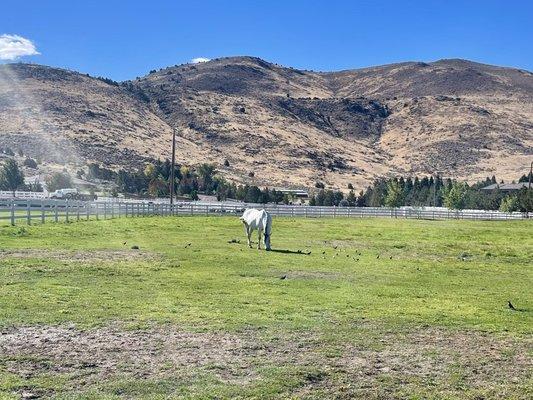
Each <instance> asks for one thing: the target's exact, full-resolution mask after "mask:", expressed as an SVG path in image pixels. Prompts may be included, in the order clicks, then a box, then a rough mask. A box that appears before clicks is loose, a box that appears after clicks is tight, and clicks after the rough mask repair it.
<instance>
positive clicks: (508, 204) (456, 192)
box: [309, 175, 533, 212]
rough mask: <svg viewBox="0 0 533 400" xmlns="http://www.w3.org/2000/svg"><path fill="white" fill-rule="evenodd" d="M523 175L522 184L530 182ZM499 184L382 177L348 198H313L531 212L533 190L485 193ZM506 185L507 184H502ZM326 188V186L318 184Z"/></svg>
mask: <svg viewBox="0 0 533 400" xmlns="http://www.w3.org/2000/svg"><path fill="white" fill-rule="evenodd" d="M528 181H529V176H526V175H523V176H522V177H520V179H519V182H528ZM495 183H497V180H496V177H494V176H493V177H491V178H487V179H485V180H483V181H480V182H477V183H475V184H473V185H468V184H467V183H466V182H460V181H456V180H452V179H449V178H448V179H443V178H442V177H440V176H435V177H433V176H429V177H422V178H419V177H414V178H411V177H407V178H404V177H400V178H380V179H377V180H375V181H374V182H373V184H372V185H370V186H369V187H367V188H366V190H362V191H360V192H359V194H358V195H356V194H355V192H354V190H353V187H352V190H350V192H349V193H348V195H346V196H345V195H344V193H342V192H340V191H332V190H325V189H322V188H321V189H320V190H319V191H318V192H317V193H316V194H315V195H313V196H311V198H310V200H309V204H310V205H313V206H350V207H383V206H386V207H402V206H415V207H424V206H426V207H428V206H429V207H447V208H450V209H456V210H460V209H483V210H501V211H506V212H511V211H522V212H528V211H531V210H532V209H533V190H528V189H527V188H522V189H520V190H518V191H517V192H516V193H506V192H504V191H502V190H500V189H499V188H496V189H493V190H482V188H484V187H486V186H488V185H491V184H495ZM502 183H503V182H502ZM317 186H319V187H320V186H322V185H317ZM322 187H323V186H322Z"/></svg>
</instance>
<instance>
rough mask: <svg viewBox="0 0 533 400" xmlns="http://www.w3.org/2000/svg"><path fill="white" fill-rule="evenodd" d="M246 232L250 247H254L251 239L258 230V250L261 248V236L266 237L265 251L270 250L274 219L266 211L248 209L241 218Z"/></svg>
mask: <svg viewBox="0 0 533 400" xmlns="http://www.w3.org/2000/svg"><path fill="white" fill-rule="evenodd" d="M240 220H241V221H242V223H243V224H244V229H245V230H246V237H247V238H248V246H249V247H250V248H251V247H252V242H251V241H250V238H251V236H252V232H253V231H255V230H256V229H257V232H258V233H259V242H258V243H257V248H258V249H260V248H261V234H264V236H265V249H266V250H270V234H271V232H272V217H271V216H270V214H269V213H267V212H266V211H265V210H256V209H255V208H248V209H247V210H245V211H244V213H243V214H242V217H240Z"/></svg>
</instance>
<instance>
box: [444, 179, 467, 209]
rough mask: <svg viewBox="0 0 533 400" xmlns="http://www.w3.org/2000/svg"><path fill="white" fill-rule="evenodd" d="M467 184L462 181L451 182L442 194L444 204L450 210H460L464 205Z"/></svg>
mask: <svg viewBox="0 0 533 400" xmlns="http://www.w3.org/2000/svg"><path fill="white" fill-rule="evenodd" d="M466 193H467V185H466V184H465V183H462V182H453V183H452V184H451V185H450V188H449V189H448V190H447V192H446V194H445V195H444V205H445V206H446V207H448V208H449V209H451V210H462V209H463V208H464V206H465V198H466Z"/></svg>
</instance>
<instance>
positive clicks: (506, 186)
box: [481, 182, 529, 192]
mask: <svg viewBox="0 0 533 400" xmlns="http://www.w3.org/2000/svg"><path fill="white" fill-rule="evenodd" d="M528 186H529V183H528V182H520V183H493V184H492V185H489V186H485V187H484V188H481V190H494V189H500V190H501V191H502V192H517V191H519V190H520V189H522V188H527V187H528Z"/></svg>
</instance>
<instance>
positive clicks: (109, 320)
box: [0, 217, 533, 399]
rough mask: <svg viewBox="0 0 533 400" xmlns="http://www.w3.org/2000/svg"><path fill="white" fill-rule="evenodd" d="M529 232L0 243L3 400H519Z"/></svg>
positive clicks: (66, 226)
mask: <svg viewBox="0 0 533 400" xmlns="http://www.w3.org/2000/svg"><path fill="white" fill-rule="evenodd" d="M532 232H533V224H532V223H531V221H501V222H496V221H492V222H483V221H455V220H448V221H426V220H403V219H380V218H378V219H344V218H337V219H304V218H296V219H292V218H275V219H274V222H273V231H272V248H273V249H274V251H271V252H266V251H264V250H262V251H258V250H256V249H249V248H248V247H247V245H246V240H245V236H244V229H243V226H242V224H241V223H240V221H239V220H238V219H237V218H236V217H180V218H174V217H151V218H128V219H116V220H105V221H102V220H101V221H94V220H91V221H80V222H76V223H57V224H51V223H50V224H45V225H34V226H16V227H0V333H1V334H0V398H14V399H15V398H20V397H21V396H26V397H28V398H29V397H30V396H42V397H53V398H61V399H63V398H64V399H66V398H76V399H78V398H86V399H93V398H108V399H114V398H191V399H206V398H265V399H267V398H268V399H269V398H283V399H284V398H295V399H297V398H310V399H324V398H346V399H348V398H359V397H365V398H367V399H389V398H413V399H428V398H434V399H437V398H438V399H441V398H446V399H451V398H471V399H499V398H514V399H529V398H531V397H532V396H533V391H532V389H531V388H532V385H533V377H532V372H531V371H532V367H533V363H532V355H533V340H532V336H531V335H532V333H533V295H532V294H531V293H532V290H531V289H532V287H533V261H532V260H533V235H532ZM254 240H257V236H255V235H254ZM132 246H134V247H138V249H132ZM309 253H310V254H309ZM508 300H511V301H512V303H513V305H514V306H515V308H516V309H517V310H516V311H513V310H510V309H509V308H508V305H507V301H508Z"/></svg>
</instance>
